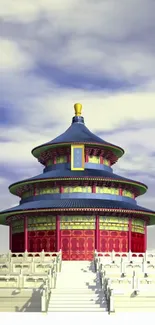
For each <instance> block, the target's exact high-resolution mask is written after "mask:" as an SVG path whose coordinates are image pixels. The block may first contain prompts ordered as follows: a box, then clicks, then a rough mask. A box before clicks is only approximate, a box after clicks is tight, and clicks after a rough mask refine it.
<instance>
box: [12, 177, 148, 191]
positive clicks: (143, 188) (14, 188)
mask: <svg viewBox="0 0 155 325" xmlns="http://www.w3.org/2000/svg"><path fill="white" fill-rule="evenodd" d="M61 180H63V181H64V180H66V181H67V180H73V181H74V180H86V181H87V180H93V181H107V182H113V183H120V184H121V183H123V184H129V185H132V186H135V188H136V189H137V188H138V190H139V195H143V194H145V193H146V191H147V189H148V187H147V186H146V185H145V184H143V183H138V182H133V181H126V180H123V179H113V178H104V177H91V176H89V177H88V176H87V177H86V176H85V177H84V176H83V177H60V178H40V179H37V180H36V179H34V180H32V181H30V180H29V181H21V182H17V183H14V184H11V185H10V186H9V191H10V193H12V194H14V195H18V194H17V190H18V189H19V187H22V186H24V185H30V184H37V183H44V182H55V181H61Z"/></svg>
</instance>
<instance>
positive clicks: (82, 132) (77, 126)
mask: <svg viewBox="0 0 155 325" xmlns="http://www.w3.org/2000/svg"><path fill="white" fill-rule="evenodd" d="M61 142H98V143H103V144H110V143H108V142H106V141H104V140H102V139H101V138H99V137H98V136H97V135H95V134H93V133H92V132H91V131H90V130H89V129H88V128H87V127H86V126H85V124H83V123H72V124H71V126H70V127H69V128H68V129H67V130H66V131H65V132H64V133H62V134H61V135H59V136H58V137H56V138H55V139H53V140H52V141H50V142H47V144H52V143H61Z"/></svg>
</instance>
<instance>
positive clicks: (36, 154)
mask: <svg viewBox="0 0 155 325" xmlns="http://www.w3.org/2000/svg"><path fill="white" fill-rule="evenodd" d="M72 144H83V145H85V146H88V147H89V146H90V145H91V146H92V145H93V146H94V147H103V148H105V147H106V148H108V149H112V151H113V152H114V153H115V154H116V156H117V157H118V158H120V157H122V156H123V154H124V150H123V149H122V148H121V147H118V146H115V145H112V144H102V143H97V142H64V143H57V144H54V143H53V144H42V145H40V146H38V147H36V148H34V149H33V150H32V151H31V153H32V155H33V156H34V157H35V158H38V157H39V156H40V154H41V153H42V152H45V151H46V150H48V149H49V148H57V147H60V146H61V147H66V146H71V145H72Z"/></svg>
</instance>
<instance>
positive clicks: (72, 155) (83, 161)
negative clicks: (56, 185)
mask: <svg viewBox="0 0 155 325" xmlns="http://www.w3.org/2000/svg"><path fill="white" fill-rule="evenodd" d="M76 148H79V149H82V168H74V158H73V157H74V149H76ZM84 163H85V160H84V145H83V144H82V145H71V170H84Z"/></svg>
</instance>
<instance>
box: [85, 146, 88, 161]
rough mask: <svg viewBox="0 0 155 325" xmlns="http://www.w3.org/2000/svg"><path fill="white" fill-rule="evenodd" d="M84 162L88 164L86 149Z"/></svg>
mask: <svg viewBox="0 0 155 325" xmlns="http://www.w3.org/2000/svg"><path fill="white" fill-rule="evenodd" d="M85 162H86V163H87V162H88V150H87V149H86V151H85Z"/></svg>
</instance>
